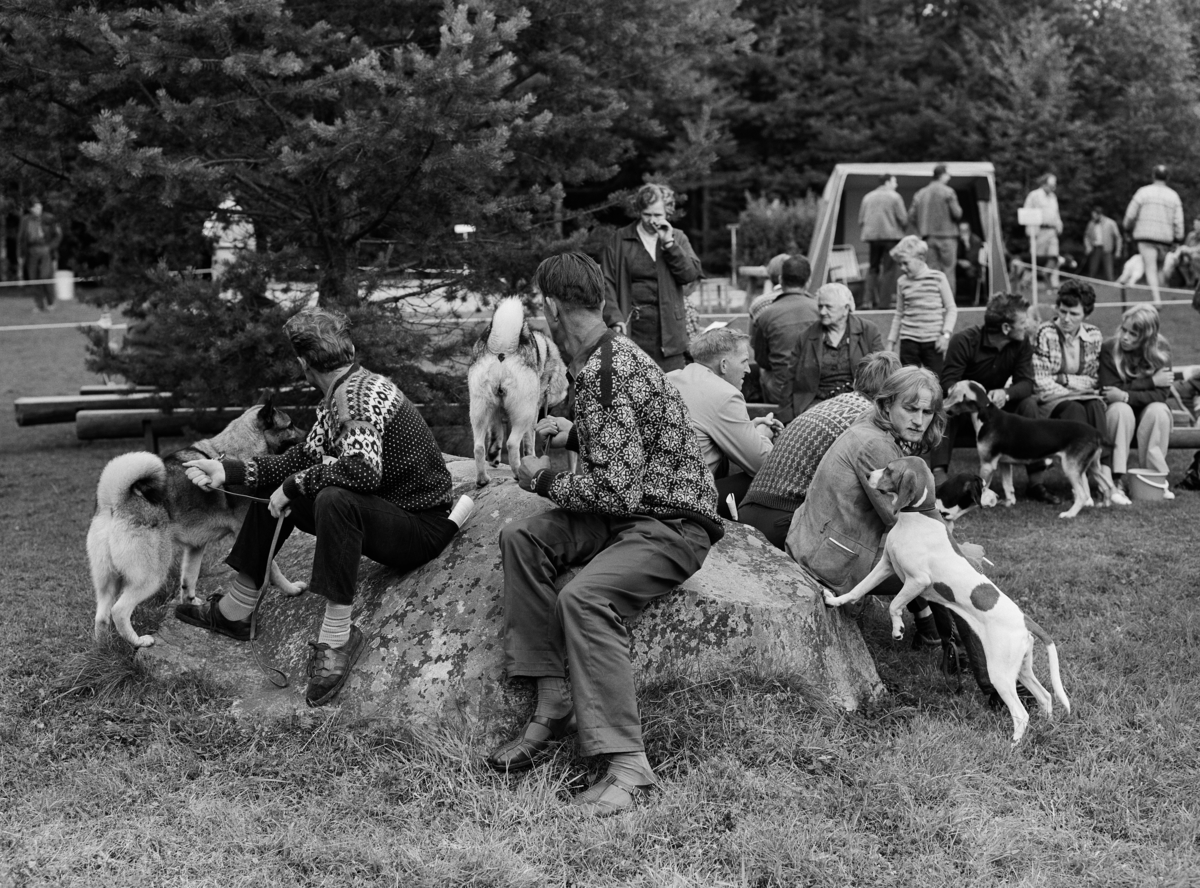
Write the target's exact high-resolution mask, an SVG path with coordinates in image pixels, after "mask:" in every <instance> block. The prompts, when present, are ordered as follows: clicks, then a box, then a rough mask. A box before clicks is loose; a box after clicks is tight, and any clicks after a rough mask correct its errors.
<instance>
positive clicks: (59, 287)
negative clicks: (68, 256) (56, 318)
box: [54, 271, 75, 302]
mask: <svg viewBox="0 0 1200 888" xmlns="http://www.w3.org/2000/svg"><path fill="white" fill-rule="evenodd" d="M74 298H75V272H73V271H56V272H54V301H55V302H70V301H71V300H73V299H74Z"/></svg>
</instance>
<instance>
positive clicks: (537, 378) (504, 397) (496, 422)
mask: <svg viewBox="0 0 1200 888" xmlns="http://www.w3.org/2000/svg"><path fill="white" fill-rule="evenodd" d="M467 388H468V390H469V392H470V396H471V431H472V433H473V435H474V438H475V470H476V483H477V484H478V485H479V486H480V487H484V486H486V485H487V483H488V472H487V454H488V443H489V441H497V442H501V441H503V442H504V443H505V445H506V448H507V457H508V464H509V465H510V466H511V467H512V470H513V475H514V476H515V475H516V472H517V468H518V467H519V466H520V465H521V456H522V455H523V454H531V453H533V444H534V424H535V423H536V422H537V420H538V416H539V414H540V413H542V412H543V411H544V410H545V409H546V408H547V407H553V406H554V405H555V404H558V403H561V402H562V400H563V399H564V398H566V396H567V368H566V366H565V365H564V364H563V360H562V356H561V355H559V353H558V347H557V346H556V345H555V344H554V343H553V342H552V341H551V339H550V337H549V336H546V335H545V334H543V333H541V332H539V331H537V330H532V329H530V327H529V324H528V323H526V321H525V309H524V307H523V306H522V305H521V300H520V299H519V298H517V297H515V296H512V297H509V298H507V299H502V300H501V301H500V304H499V305H498V306H497V307H496V313H495V314H494V315H493V316H492V322H491V323H490V324H489V325H488V326H487V329H485V330H484V331H483V335H482V336H480V338H479V341H478V342H476V343H475V346H474V348H472V350H471V366H470V368H469V369H468V370H467ZM506 420H507V425H508V432H507V435H505V421H506Z"/></svg>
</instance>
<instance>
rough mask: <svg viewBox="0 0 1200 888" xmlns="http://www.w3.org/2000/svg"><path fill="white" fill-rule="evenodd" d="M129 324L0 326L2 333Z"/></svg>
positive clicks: (97, 322)
mask: <svg viewBox="0 0 1200 888" xmlns="http://www.w3.org/2000/svg"><path fill="white" fill-rule="evenodd" d="M127 326H128V324H102V323H100V322H99V321H69V322H66V323H62V324H14V325H13V326H10V327H0V333H11V332H13V331H19V330H66V329H71V330H78V329H80V328H82V327H101V328H106V329H109V330H124V329H125V328H126V327H127Z"/></svg>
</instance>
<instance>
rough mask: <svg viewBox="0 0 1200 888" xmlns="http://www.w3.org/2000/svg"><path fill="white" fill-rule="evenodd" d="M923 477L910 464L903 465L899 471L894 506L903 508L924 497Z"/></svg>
mask: <svg viewBox="0 0 1200 888" xmlns="http://www.w3.org/2000/svg"><path fill="white" fill-rule="evenodd" d="M926 495H927V494H926V491H925V478H924V476H923V475H922V474H921V473H920V472H918V471H916V470H915V469H913V468H912V467H911V466H905V467H904V468H903V469H902V470H901V473H900V484H899V485H898V486H897V493H896V508H897V509H903V508H904V507H905V506H911V505H912V504H913V503H915V502H917V501H918V500H923V499H925V497H926Z"/></svg>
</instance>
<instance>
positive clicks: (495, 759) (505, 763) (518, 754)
mask: <svg viewBox="0 0 1200 888" xmlns="http://www.w3.org/2000/svg"><path fill="white" fill-rule="evenodd" d="M530 725H541V726H542V727H543V728H545V729H546V730H548V731H549V732H550V736H549V737H547V738H546V739H545V740H535V739H533V738H532V737H529V736H527V735H528V734H529V726H530ZM575 730H576V723H575V710H573V709H572V710H571V711H570V712H568V713H567V714H566V715H564V716H563V717H562V718H550V717H549V716H545V715H535V716H534V717H533V718H531V719H530V720H529V721H528V722H526V723H525V727H524V728H522V729H521V735H520V736H519V737H516V738H515V739H513V740H509V741H508V742H507V743H505V744H504V745H503V746H499V747H497V748H496V749H494V750H492V753H491V755H489V756H488V757H487V764H488V767H489V768H491V769H492V770H494V771H501V772H509V771H525V770H527V769H529V768H532V767H533V766H534V765H536V764H538V763H539V762H540V761H541V760H542V759H543V758H545V757H546V754H547V753H548V752H549V751H550V750H551V749H552V748H553V747H554V745H555V744H556V743H558V741H560V740H562V739H563V738H564V737H569V736H570V735H571V734H574V733H575Z"/></svg>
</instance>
